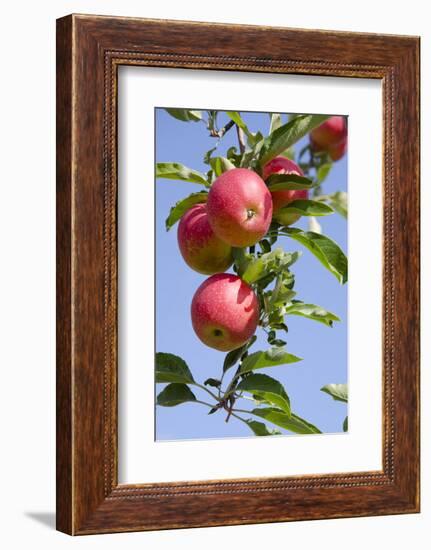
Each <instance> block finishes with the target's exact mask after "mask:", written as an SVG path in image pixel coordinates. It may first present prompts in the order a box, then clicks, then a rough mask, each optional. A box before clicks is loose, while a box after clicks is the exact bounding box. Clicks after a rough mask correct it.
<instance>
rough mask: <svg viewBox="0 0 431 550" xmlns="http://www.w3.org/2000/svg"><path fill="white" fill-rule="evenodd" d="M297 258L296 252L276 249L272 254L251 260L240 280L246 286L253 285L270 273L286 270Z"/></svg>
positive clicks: (268, 253)
mask: <svg viewBox="0 0 431 550" xmlns="http://www.w3.org/2000/svg"><path fill="white" fill-rule="evenodd" d="M298 257H299V254H298V253H296V252H285V251H284V250H283V249H282V248H280V247H279V248H276V249H275V250H273V251H272V252H267V253H265V254H262V255H261V256H260V257H257V258H254V259H251V260H250V261H249V262H248V264H247V266H246V268H245V271H244V272H243V273H242V279H243V280H244V281H245V282H246V283H248V284H252V283H255V282H256V281H258V280H259V279H262V278H263V277H266V276H267V275H269V274H270V273H278V272H279V271H283V270H288V268H289V267H290V266H291V265H292V264H293V263H295V262H296V260H297V259H298Z"/></svg>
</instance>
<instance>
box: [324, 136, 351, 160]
mask: <svg viewBox="0 0 431 550" xmlns="http://www.w3.org/2000/svg"><path fill="white" fill-rule="evenodd" d="M346 151H347V139H343V141H340V143H337V144H336V145H332V146H331V147H329V148H328V153H329V156H330V157H331V159H332V160H333V161H336V160H340V158H341V157H343V156H344V154H345V152H346Z"/></svg>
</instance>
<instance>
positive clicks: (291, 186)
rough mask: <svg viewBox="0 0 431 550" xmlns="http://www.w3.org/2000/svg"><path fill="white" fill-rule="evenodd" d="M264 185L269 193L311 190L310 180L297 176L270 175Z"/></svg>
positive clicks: (312, 185)
mask: <svg viewBox="0 0 431 550" xmlns="http://www.w3.org/2000/svg"><path fill="white" fill-rule="evenodd" d="M266 183H267V185H268V188H269V190H270V191H293V190H295V189H312V188H313V187H314V184H313V182H312V181H311V179H309V178H306V177H304V176H298V175H297V174H272V175H271V176H269V178H267V180H266Z"/></svg>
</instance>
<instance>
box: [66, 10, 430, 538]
mask: <svg viewBox="0 0 431 550" xmlns="http://www.w3.org/2000/svg"><path fill="white" fill-rule="evenodd" d="M124 64H126V65H142V66H150V67H173V68H178V67H181V68H192V69H196V70H199V69H218V70H226V71H249V72H259V73H289V74H302V75H322V76H332V77H340V76H349V77H354V78H373V79H380V80H381V81H382V84H383V102H384V104H383V105H384V106H383V113H384V120H383V127H384V144H383V145H384V147H383V151H384V159H383V166H384V174H383V182H384V224H383V225H384V236H383V240H384V253H383V257H384V266H383V273H384V276H383V304H382V316H383V409H384V410H383V419H384V423H383V441H382V453H383V469H382V470H381V471H370V472H348V473H345V474H333V475H332V474H330V473H328V474H325V475H307V476H291V477H286V478H274V479H273V478H260V479H236V480H212V481H208V482H184V483H156V484H154V483H152V484H142V485H119V484H118V477H117V452H118V450H117V446H118V443H117V254H116V251H117V249H116V246H117V242H116V196H117V179H116V178H117V165H116V159H117V157H116V154H117V134H116V132H117V120H116V116H117V111H116V105H117V95H116V90H117V68H118V66H119V65H124ZM418 511H419V38H417V37H407V36H392V35H391V36H389V35H386V36H385V35H377V34H356V33H344V32H332V31H310V30H297V29H287V28H271V27H256V26H240V25H224V24H209V23H192V22H181V21H157V20H146V19H129V18H116V17H97V16H88V15H70V16H67V17H64V18H62V19H59V20H58V21H57V529H58V530H60V531H63V532H65V533H68V534H73V535H78V534H90V533H105V532H119V531H139V530H150V529H167V528H180V527H201V526H215V525H233V524H245V523H262V522H276V521H291V520H304V519H321V518H339V517H349V516H368V515H381V514H400V513H413V512H418Z"/></svg>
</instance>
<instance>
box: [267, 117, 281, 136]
mask: <svg viewBox="0 0 431 550" xmlns="http://www.w3.org/2000/svg"><path fill="white" fill-rule="evenodd" d="M269 120H270V122H269V133H270V134H272V132H274V131H275V130H277V129H278V128H280V126H281V115H280V113H271V114H270V115H269Z"/></svg>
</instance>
